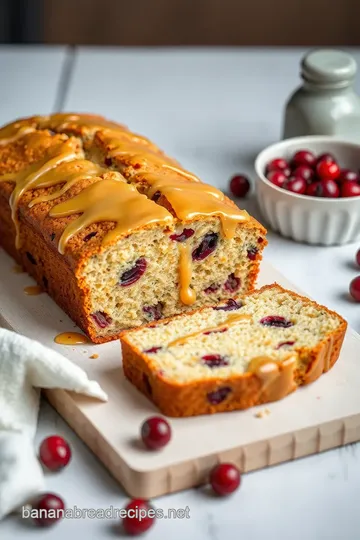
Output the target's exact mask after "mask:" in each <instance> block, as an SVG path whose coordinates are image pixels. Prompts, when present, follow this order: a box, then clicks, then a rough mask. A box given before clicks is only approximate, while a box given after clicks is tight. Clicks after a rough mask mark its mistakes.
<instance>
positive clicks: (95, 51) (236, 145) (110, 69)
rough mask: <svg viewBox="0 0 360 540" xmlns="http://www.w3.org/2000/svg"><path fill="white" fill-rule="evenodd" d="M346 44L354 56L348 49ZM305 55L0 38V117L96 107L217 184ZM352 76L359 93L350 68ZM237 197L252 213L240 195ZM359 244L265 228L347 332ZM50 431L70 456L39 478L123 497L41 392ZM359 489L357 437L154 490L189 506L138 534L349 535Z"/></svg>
mask: <svg viewBox="0 0 360 540" xmlns="http://www.w3.org/2000/svg"><path fill="white" fill-rule="evenodd" d="M351 52H352V53H353V54H354V56H355V57H356V58H357V60H358V61H360V49H355V50H354V49H353V50H351ZM303 53H304V51H303V50H301V49H231V48H230V49H216V48H215V49H206V48H204V49H202V48H200V49H189V48H186V49H151V48H149V49H141V48H137V49H115V48H79V49H68V48H65V47H51V48H50V47H48V48H45V47H36V46H34V47H7V46H2V47H0V70H1V72H2V74H3V77H2V83H1V86H0V123H1V124H2V123H5V122H7V121H11V120H13V119H14V118H16V117H20V116H25V115H31V114H36V113H39V114H46V113H49V112H52V111H55V110H66V111H75V112H96V113H99V114H103V115H105V116H108V117H109V118H111V119H114V120H117V121H120V122H122V123H125V124H128V125H129V126H130V127H131V128H132V129H134V130H135V131H138V132H140V133H143V134H145V135H146V136H148V137H149V138H151V139H153V140H154V141H156V142H157V143H158V144H159V146H160V147H162V148H163V149H164V150H166V151H167V152H168V153H169V154H170V155H173V156H175V157H176V158H177V159H178V160H179V161H180V162H181V163H182V164H183V165H184V166H185V167H186V168H187V169H189V170H191V171H193V172H195V173H196V174H198V175H199V176H200V177H202V178H203V179H204V180H205V181H207V182H209V183H212V184H214V185H216V186H218V187H220V188H222V189H225V190H226V189H227V185H228V180H229V177H230V176H231V175H232V174H234V173H236V172H246V173H248V174H250V175H251V176H252V177H254V173H253V168H252V165H253V160H254V157H255V156H256V154H257V153H258V152H259V151H260V150H261V149H262V148H264V147H265V146H267V145H268V144H270V143H272V142H274V141H276V140H278V139H279V137H280V131H281V120H282V111H283V107H284V103H285V101H286V99H287V97H288V95H289V94H290V92H291V91H292V90H293V89H294V88H295V87H296V85H297V84H298V82H299V81H298V72H299V61H300V58H301V56H302V54H303ZM356 85H357V88H358V90H360V88H359V87H360V79H359V78H358V79H357V81H356ZM241 204H242V205H243V206H245V207H246V209H247V210H248V211H249V212H250V213H252V214H253V215H255V216H256V217H258V218H259V219H261V216H260V215H259V213H258V210H257V207H256V204H255V200H254V198H253V197H252V196H251V197H249V199H247V200H246V202H245V203H244V204H243V203H242V201H241ZM357 247H358V246H356V245H348V246H343V247H330V248H321V247H314V246H307V245H300V244H296V243H294V242H292V241H290V240H286V239H284V238H281V237H279V236H278V235H276V234H274V233H271V232H269V246H268V247H267V249H266V254H265V257H266V258H267V259H268V260H269V261H270V262H271V263H272V264H273V265H274V266H276V267H277V268H278V269H280V270H281V271H282V272H283V273H284V274H285V275H286V277H287V278H288V279H290V280H291V281H293V282H294V283H295V284H296V285H297V286H298V287H300V288H301V289H302V290H304V291H305V292H306V293H308V294H309V295H311V296H312V297H313V298H314V299H315V300H317V301H318V302H321V303H324V304H326V305H328V306H329V307H330V308H333V309H336V310H337V311H339V313H341V314H342V315H343V316H344V317H345V318H346V319H347V320H348V322H349V324H350V325H351V326H353V328H354V329H355V330H357V331H359V330H360V311H359V304H357V305H356V304H355V303H353V302H351V300H350V299H349V297H348V285H349V282H350V280H351V279H352V278H353V277H354V276H355V275H356V274H357V270H356V267H355V264H354V257H355V252H356V249H357ZM358 273H359V272H358ZM334 399H336V396H334ZM284 406H285V402H284ZM114 421H115V420H114ZM219 421H220V418H219ZM53 433H59V434H63V435H64V436H65V437H66V438H67V439H68V440H69V441H70V442H71V444H72V447H73V456H74V457H73V461H72V463H71V466H70V467H69V468H68V469H66V470H64V471H63V472H62V473H60V474H55V475H54V474H52V475H48V476H47V487H48V490H49V491H53V492H56V493H59V494H60V495H61V496H62V497H63V498H64V499H65V501H66V503H67V506H68V508H72V507H75V506H77V507H78V508H80V509H86V508H95V509H101V508H103V509H106V508H111V507H114V508H119V507H122V506H123V505H124V504H125V502H126V501H127V496H126V495H125V494H124V492H123V491H122V489H121V487H120V486H119V485H118V484H117V483H116V482H115V481H114V480H113V479H112V478H111V477H110V476H109V474H108V473H107V471H106V470H105V468H104V467H103V466H102V465H101V463H99V462H98V460H97V459H96V458H95V457H94V456H93V455H92V454H91V452H90V451H88V450H87V448H86V447H85V446H84V444H83V443H82V442H81V441H80V440H79V439H78V438H77V437H76V435H75V434H74V433H73V432H72V431H71V430H70V429H69V428H68V427H67V426H66V425H65V423H64V422H63V421H62V420H61V418H60V417H59V416H58V415H57V413H55V411H54V410H53V409H52V408H51V407H50V406H49V405H48V404H46V403H44V404H43V406H42V410H41V416H40V422H39V429H38V434H37V440H38V442H39V441H41V440H42V439H43V438H44V437H45V436H47V435H50V434H53ZM0 482H1V479H0ZM359 499H360V445H359V444H352V445H349V446H347V447H344V448H340V449H338V450H332V451H329V452H326V453H323V454H319V455H316V456H312V457H309V458H304V459H301V460H297V461H295V462H291V463H287V464H284V465H279V466H276V467H272V468H269V469H267V470H263V471H258V472H254V473H250V474H247V475H244V477H243V483H242V486H241V489H240V490H239V491H238V492H237V493H235V494H234V495H233V496H232V497H230V498H228V499H217V498H214V497H211V496H209V494H207V493H206V490H205V489H203V488H200V489H194V490H188V491H184V492H181V493H177V494H174V495H171V496H167V497H162V498H159V499H157V500H156V501H154V504H155V506H156V507H158V508H162V509H164V510H166V509H168V508H174V509H180V508H184V509H185V508H186V507H189V515H190V518H189V519H177V520H176V519H162V520H158V522H157V524H156V527H154V528H153V529H151V530H150V531H149V533H148V534H147V536H146V538H148V539H149V540H152V539H154V540H155V539H162V538H164V539H165V538H169V536H171V538H172V539H173V540H177V539H179V540H180V539H183V538H184V537H187V538H191V539H192V538H194V539H195V538H196V540H238V539H240V538H241V539H244V540H263V538H274V539H276V540H297V539H299V540H300V539H301V540H303V539H306V540H323V539H326V540H330V539H334V540H335V539H336V540H338V539H339V540H340V539H341V540H355V539H359V538H360V512H359V504H358V501H359ZM114 532H115V531H114V521H112V520H110V519H108V520H99V519H89V518H88V519H72V520H64V521H63V522H62V523H61V524H59V525H58V526H55V527H54V528H53V529H51V530H48V531H46V532H42V531H41V535H42V534H44V537H45V535H46V538H48V539H49V540H63V538H64V537H66V535H68V536H69V537H71V538H75V535H76V534H85V535H89V536H90V537H94V538H95V537H96V538H104V539H105V538H111V537H116V534H114ZM120 536H121V535H120ZM14 537H16V538H17V540H29V539H30V538H35V537H36V538H38V537H39V531H38V529H34V528H32V527H29V525H28V524H26V523H24V522H23V521H22V520H21V519H18V518H17V517H15V516H12V517H10V518H8V519H6V520H5V521H4V522H2V523H1V524H0V538H1V539H2V540H10V539H12V538H14Z"/></svg>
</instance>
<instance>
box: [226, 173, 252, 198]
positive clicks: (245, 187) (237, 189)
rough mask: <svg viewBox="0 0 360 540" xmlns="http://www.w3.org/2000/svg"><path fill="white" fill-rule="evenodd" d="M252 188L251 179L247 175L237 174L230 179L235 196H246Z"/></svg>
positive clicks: (231, 189)
mask: <svg viewBox="0 0 360 540" xmlns="http://www.w3.org/2000/svg"><path fill="white" fill-rule="evenodd" d="M249 190H250V181H249V179H248V178H247V176H245V175H243V174H237V175H235V176H233V177H232V178H231V180H230V191H231V193H232V194H233V195H234V196H235V197H245V196H246V195H247V194H248V192H249Z"/></svg>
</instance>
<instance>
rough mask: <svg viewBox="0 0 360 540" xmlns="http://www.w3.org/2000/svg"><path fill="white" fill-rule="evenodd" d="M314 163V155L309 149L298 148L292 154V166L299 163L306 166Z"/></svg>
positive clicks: (311, 165) (294, 166)
mask: <svg viewBox="0 0 360 540" xmlns="http://www.w3.org/2000/svg"><path fill="white" fill-rule="evenodd" d="M315 163H316V157H315V156H314V154H313V153H312V152H309V150H299V151H298V152H296V154H294V156H293V158H292V160H291V165H292V167H293V168H296V167H300V166H301V165H307V166H308V167H314V165H315Z"/></svg>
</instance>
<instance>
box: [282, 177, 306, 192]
mask: <svg viewBox="0 0 360 540" xmlns="http://www.w3.org/2000/svg"><path fill="white" fill-rule="evenodd" d="M284 187H285V189H286V190H287V191H291V192H292V193H298V194H299V195H304V193H305V192H306V188H307V183H306V180H304V178H300V177H299V178H296V177H294V176H291V177H290V179H289V181H288V182H286V184H285V186H284Z"/></svg>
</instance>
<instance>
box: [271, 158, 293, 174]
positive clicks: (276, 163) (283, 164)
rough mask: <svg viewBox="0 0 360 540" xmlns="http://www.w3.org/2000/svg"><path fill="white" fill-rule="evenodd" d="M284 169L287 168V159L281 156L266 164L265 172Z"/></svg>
mask: <svg viewBox="0 0 360 540" xmlns="http://www.w3.org/2000/svg"><path fill="white" fill-rule="evenodd" d="M285 169H289V165H288V163H287V161H285V159H283V158H275V159H273V160H272V161H270V163H268V164H267V167H266V172H267V173H268V172H270V171H284V170H285Z"/></svg>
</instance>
